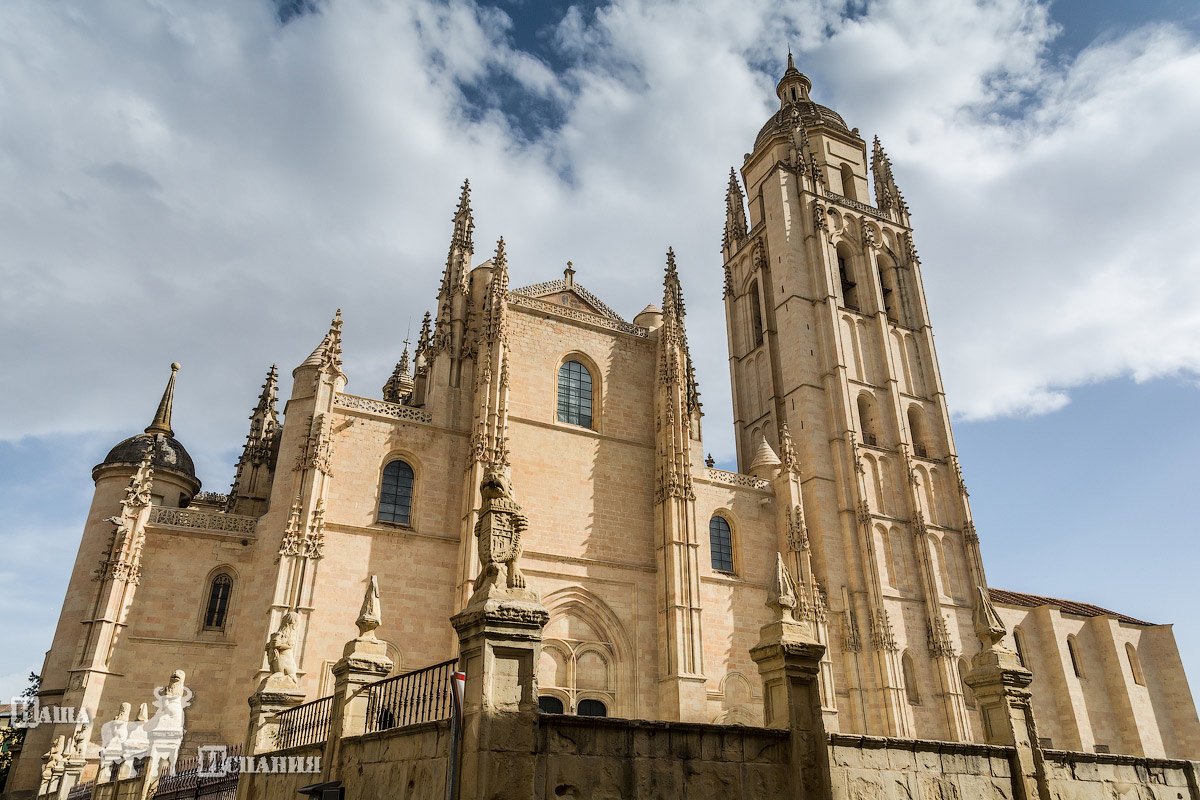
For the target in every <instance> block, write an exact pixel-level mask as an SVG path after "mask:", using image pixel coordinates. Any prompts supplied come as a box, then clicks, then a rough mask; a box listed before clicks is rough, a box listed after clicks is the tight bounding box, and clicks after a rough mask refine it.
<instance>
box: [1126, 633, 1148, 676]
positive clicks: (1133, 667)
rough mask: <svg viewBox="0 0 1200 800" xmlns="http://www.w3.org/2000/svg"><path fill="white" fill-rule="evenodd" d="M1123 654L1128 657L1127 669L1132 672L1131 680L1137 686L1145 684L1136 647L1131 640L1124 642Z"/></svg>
mask: <svg viewBox="0 0 1200 800" xmlns="http://www.w3.org/2000/svg"><path fill="white" fill-rule="evenodd" d="M1125 656H1126V657H1127V658H1128V659H1129V671H1130V672H1132V673H1133V682H1134V683H1136V684H1137V685H1138V686H1145V685H1146V676H1145V675H1143V674H1142V661H1141V659H1139V658H1138V654H1137V648H1136V647H1134V646H1133V643H1132V642H1126V643H1125Z"/></svg>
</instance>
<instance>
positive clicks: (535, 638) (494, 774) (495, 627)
mask: <svg viewBox="0 0 1200 800" xmlns="http://www.w3.org/2000/svg"><path fill="white" fill-rule="evenodd" d="M549 620H550V614H549V612H548V611H546V609H545V607H544V606H542V604H541V601H540V599H539V598H538V595H537V594H536V593H535V592H532V591H529V590H526V589H507V590H505V589H497V588H495V587H488V589H487V590H486V591H483V592H480V593H477V594H476V595H475V596H474V597H473V598H472V599H471V603H470V604H469V605H468V606H467V607H466V608H465V609H463V610H462V611H461V612H459V613H458V614H455V615H454V616H453V617H451V618H450V623H451V624H452V625H453V626H454V629H455V630H456V631H457V632H458V642H459V663H460V665H461V667H460V668H461V669H462V671H463V672H464V673H466V686H465V687H464V693H463V726H462V731H463V741H462V761H461V765H460V771H459V780H458V783H459V787H460V791H459V795H458V796H459V798H460V800H482V798H488V799H489V800H508V799H509V798H511V800H518V799H519V800H526V798H530V797H533V796H534V795H535V791H534V772H535V766H536V762H537V757H536V750H537V713H538V710H537V703H538V689H537V667H538V660H539V658H540V657H541V651H542V628H544V627H545V625H546V623H547V622H548V621H549Z"/></svg>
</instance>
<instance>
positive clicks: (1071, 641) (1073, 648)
mask: <svg viewBox="0 0 1200 800" xmlns="http://www.w3.org/2000/svg"><path fill="white" fill-rule="evenodd" d="M1067 653H1068V655H1070V656H1071V669H1073V670H1075V677H1076V678H1086V677H1087V675H1086V674H1084V672H1083V661H1081V660H1080V658H1079V646H1078V645H1077V644H1076V643H1075V636H1074V635H1071V636H1068V637H1067Z"/></svg>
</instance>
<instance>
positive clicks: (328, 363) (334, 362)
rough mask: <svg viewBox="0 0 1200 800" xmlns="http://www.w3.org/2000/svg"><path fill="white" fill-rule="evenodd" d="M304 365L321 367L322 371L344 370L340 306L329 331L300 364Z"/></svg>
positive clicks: (338, 371) (334, 371) (337, 371)
mask: <svg viewBox="0 0 1200 800" xmlns="http://www.w3.org/2000/svg"><path fill="white" fill-rule="evenodd" d="M302 367H319V368H320V370H321V371H322V372H332V373H341V372H342V310H341V309H340V308H339V309H338V310H337V313H335V314H334V315H333V320H332V321H330V323H329V333H327V334H325V338H324V339H322V340H321V343H320V344H319V345H317V349H316V350H313V351H312V353H311V354H310V355H309V356H308V358H306V359H304V362H303V363H302V364H301V365H300V367H298V368H297V369H299V368H302Z"/></svg>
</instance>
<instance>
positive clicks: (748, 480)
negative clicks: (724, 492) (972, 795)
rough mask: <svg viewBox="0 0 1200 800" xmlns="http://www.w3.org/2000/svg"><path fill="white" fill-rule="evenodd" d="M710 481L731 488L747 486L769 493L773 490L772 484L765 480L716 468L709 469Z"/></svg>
mask: <svg viewBox="0 0 1200 800" xmlns="http://www.w3.org/2000/svg"><path fill="white" fill-rule="evenodd" d="M707 469H708V479H709V480H710V481H712V482H713V483H724V484H727V485H729V486H745V487H746V488H747V489H758V490H759V491H764V492H768V491H770V490H771V482H770V481H769V480H767V479H765V478H756V477H754V476H753V475H743V474H742V473H740V472H728V471H726V470H723V469H716V468H715V467H707Z"/></svg>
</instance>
